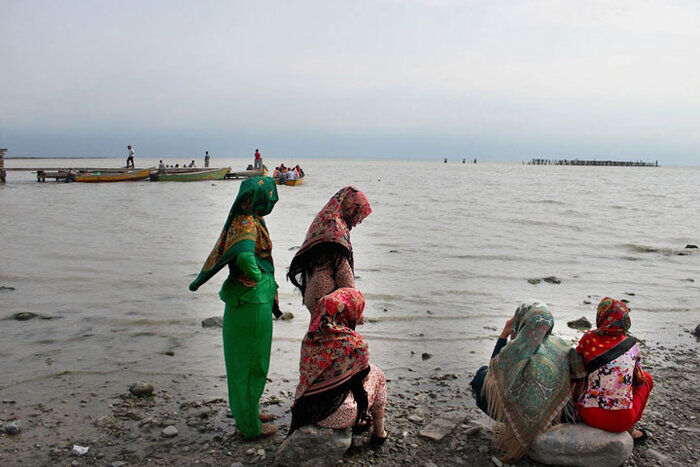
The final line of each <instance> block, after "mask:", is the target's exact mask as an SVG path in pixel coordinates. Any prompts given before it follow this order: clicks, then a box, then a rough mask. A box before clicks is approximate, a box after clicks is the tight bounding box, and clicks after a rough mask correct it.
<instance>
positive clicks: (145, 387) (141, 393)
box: [129, 381, 155, 397]
mask: <svg viewBox="0 0 700 467" xmlns="http://www.w3.org/2000/svg"><path fill="white" fill-rule="evenodd" d="M153 391H155V386H153V384H151V383H145V382H143V381H138V382H136V383H134V384H132V385H131V386H130V387H129V392H130V393H132V394H133V395H135V396H137V397H146V396H150V395H152V394H153Z"/></svg>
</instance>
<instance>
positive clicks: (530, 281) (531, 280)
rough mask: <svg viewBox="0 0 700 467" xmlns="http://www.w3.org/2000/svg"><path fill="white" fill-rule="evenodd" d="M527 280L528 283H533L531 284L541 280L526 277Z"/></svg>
mask: <svg viewBox="0 0 700 467" xmlns="http://www.w3.org/2000/svg"><path fill="white" fill-rule="evenodd" d="M527 281H528V282H529V283H530V284H533V285H534V284H539V283H540V282H542V279H528V280H527Z"/></svg>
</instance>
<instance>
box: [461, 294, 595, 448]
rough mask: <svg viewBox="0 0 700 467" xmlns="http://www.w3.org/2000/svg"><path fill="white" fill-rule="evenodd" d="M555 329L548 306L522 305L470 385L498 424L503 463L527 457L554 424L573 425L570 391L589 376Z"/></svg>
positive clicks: (495, 434)
mask: <svg viewBox="0 0 700 467" xmlns="http://www.w3.org/2000/svg"><path fill="white" fill-rule="evenodd" d="M553 327H554V318H553V317H552V314H551V313H550V311H549V309H548V308H547V305H545V304H544V303H542V302H537V301H534V302H531V303H523V304H522V305H520V306H519V307H518V309H517V310H516V311H515V314H514V315H513V317H512V318H510V319H509V320H508V321H506V324H505V326H504V327H503V331H501V335H500V336H499V338H498V340H497V341H496V346H495V348H494V350H493V354H492V355H491V361H490V362H489V365H488V366H483V367H481V368H479V370H478V371H477V372H476V375H475V376H474V378H473V379H472V381H471V383H470V385H471V387H472V390H473V391H474V396H475V397H476V405H477V406H478V407H479V408H480V409H481V410H483V411H484V412H485V413H486V414H487V415H488V416H489V417H491V418H492V419H494V420H495V421H496V422H497V423H498V425H499V426H498V427H497V428H496V430H495V431H494V436H495V444H496V446H497V447H498V448H499V449H500V450H501V451H503V453H504V454H505V456H504V458H503V459H501V460H503V461H507V462H512V461H515V460H517V459H520V458H521V457H522V456H524V455H525V454H527V452H528V450H529V449H530V443H532V441H533V440H534V439H535V437H536V436H537V435H538V434H540V433H542V432H543V431H545V430H546V429H548V428H549V427H550V426H551V425H552V424H553V423H555V424H556V423H561V422H572V421H573V410H574V403H573V400H572V399H573V396H572V391H573V389H574V384H575V383H579V382H581V381H583V378H585V375H586V372H585V370H584V368H583V362H582V361H581V358H580V357H579V356H578V355H577V354H576V352H575V351H574V349H572V348H571V347H570V346H569V344H568V343H567V342H565V341H564V340H563V339H560V338H559V337H557V336H554V335H552V328H553ZM509 337H510V341H508V338H509Z"/></svg>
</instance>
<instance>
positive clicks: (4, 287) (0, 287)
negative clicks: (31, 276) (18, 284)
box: [0, 285, 17, 292]
mask: <svg viewBox="0 0 700 467" xmlns="http://www.w3.org/2000/svg"><path fill="white" fill-rule="evenodd" d="M13 290H17V289H15V288H14V287H10V286H7V285H0V292H12V291H13Z"/></svg>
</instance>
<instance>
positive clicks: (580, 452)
mask: <svg viewBox="0 0 700 467" xmlns="http://www.w3.org/2000/svg"><path fill="white" fill-rule="evenodd" d="M633 447H634V442H633V441H632V437H631V436H630V435H629V434H628V433H627V432H624V433H609V432H607V431H602V430H599V429H597V428H593V427H591V426H588V425H584V424H582V423H579V424H575V425H569V424H563V425H558V426H555V427H554V428H551V429H549V430H547V431H545V432H544V433H542V434H540V435H539V436H537V438H535V441H534V442H533V443H532V446H531V447H530V457H531V458H533V459H534V460H536V461H539V462H542V463H543V464H547V465H566V466H582V467H585V466H588V465H595V466H596V467H617V466H618V465H622V464H624V463H625V461H626V460H627V458H628V457H629V456H630V454H632V448H633Z"/></svg>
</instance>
